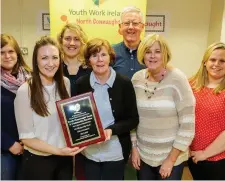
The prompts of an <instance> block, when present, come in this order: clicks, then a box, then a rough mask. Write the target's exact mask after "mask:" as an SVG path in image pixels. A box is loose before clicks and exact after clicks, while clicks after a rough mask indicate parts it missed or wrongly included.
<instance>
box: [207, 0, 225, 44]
mask: <svg viewBox="0 0 225 181" xmlns="http://www.w3.org/2000/svg"><path fill="white" fill-rule="evenodd" d="M224 1H225V0H213V1H212V5H211V16H210V26H209V35H208V45H210V44H212V43H214V42H217V41H220V37H221V33H222V32H221V29H222V20H223V11H224Z"/></svg>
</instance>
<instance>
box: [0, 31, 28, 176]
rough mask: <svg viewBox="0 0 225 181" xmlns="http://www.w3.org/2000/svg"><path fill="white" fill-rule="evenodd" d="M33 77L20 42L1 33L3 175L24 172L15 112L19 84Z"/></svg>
mask: <svg viewBox="0 0 225 181" xmlns="http://www.w3.org/2000/svg"><path fill="white" fill-rule="evenodd" d="M29 77H30V68H29V67H28V66H27V65H26V63H25V61H24V59H23V56H22V53H21V51H20V48H19V45H18V43H17V42H16V40H15V39H14V37H13V36H11V35H7V34H1V105H2V106H1V179H2V180H16V179H21V178H18V176H19V175H20V169H19V168H20V167H21V155H22V154H23V144H21V142H20V141H19V136H18V130H17V126H16V119H15V114H14V99H15V97H16V92H17V90H18V88H19V87H20V86H21V85H22V84H23V83H24V82H25V81H26V80H27V79H28V78H29Z"/></svg>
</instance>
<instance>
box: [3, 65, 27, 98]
mask: <svg viewBox="0 0 225 181" xmlns="http://www.w3.org/2000/svg"><path fill="white" fill-rule="evenodd" d="M29 77H30V74H29V73H28V72H27V71H26V70H25V69H24V68H23V67H22V66H21V67H19V70H18V74H17V77H14V76H13V75H12V74H10V73H9V72H7V71H5V70H4V69H3V68H2V67H1V86H2V87H4V88H6V89H7V90H9V91H11V92H13V93H15V94H16V92H17V90H18V88H19V87H20V86H21V85H22V84H23V83H24V82H25V81H26V80H27V79H28V78H29Z"/></svg>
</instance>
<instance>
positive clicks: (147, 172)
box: [137, 160, 184, 180]
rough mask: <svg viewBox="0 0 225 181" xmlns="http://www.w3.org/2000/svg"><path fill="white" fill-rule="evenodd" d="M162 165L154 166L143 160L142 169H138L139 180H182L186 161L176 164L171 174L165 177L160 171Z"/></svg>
mask: <svg viewBox="0 0 225 181" xmlns="http://www.w3.org/2000/svg"><path fill="white" fill-rule="evenodd" d="M160 167H161V166H157V167H152V166H150V165H148V164H146V163H145V162H143V161H142V160H141V166H140V170H139V171H137V178H138V180H181V178H182V174H183V169H184V163H181V164H180V165H177V166H174V167H173V170H172V172H171V174H170V176H169V177H167V178H165V179H162V177H161V175H160V173H159V170H160Z"/></svg>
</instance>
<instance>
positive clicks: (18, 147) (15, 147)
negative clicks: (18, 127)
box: [9, 141, 23, 155]
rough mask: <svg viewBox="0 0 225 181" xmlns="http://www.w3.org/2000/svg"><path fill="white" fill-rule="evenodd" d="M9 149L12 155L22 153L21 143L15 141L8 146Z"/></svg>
mask: <svg viewBox="0 0 225 181" xmlns="http://www.w3.org/2000/svg"><path fill="white" fill-rule="evenodd" d="M9 151H10V152H11V153H12V154H14V155H21V154H23V145H22V144H20V143H19V142H17V141H16V142H15V143H14V144H13V145H12V146H11V147H10V148H9Z"/></svg>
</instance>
